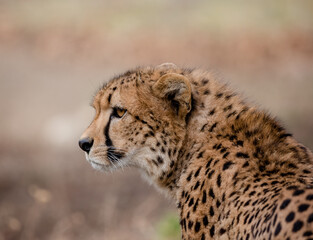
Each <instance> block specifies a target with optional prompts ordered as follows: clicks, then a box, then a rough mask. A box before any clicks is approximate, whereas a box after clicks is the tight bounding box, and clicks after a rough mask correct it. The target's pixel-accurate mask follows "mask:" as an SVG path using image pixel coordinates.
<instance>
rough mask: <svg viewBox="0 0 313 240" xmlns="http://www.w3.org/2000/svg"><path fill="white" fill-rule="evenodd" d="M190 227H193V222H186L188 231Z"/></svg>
mask: <svg viewBox="0 0 313 240" xmlns="http://www.w3.org/2000/svg"><path fill="white" fill-rule="evenodd" d="M192 226H193V221H191V220H190V221H189V222H188V229H191V228H192Z"/></svg>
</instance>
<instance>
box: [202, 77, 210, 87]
mask: <svg viewBox="0 0 313 240" xmlns="http://www.w3.org/2000/svg"><path fill="white" fill-rule="evenodd" d="M208 82H209V79H207V78H204V79H202V85H203V86H204V85H206V84H207V83H208Z"/></svg>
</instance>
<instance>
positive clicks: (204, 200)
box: [202, 190, 206, 203]
mask: <svg viewBox="0 0 313 240" xmlns="http://www.w3.org/2000/svg"><path fill="white" fill-rule="evenodd" d="M202 203H206V191H205V190H203V193H202Z"/></svg>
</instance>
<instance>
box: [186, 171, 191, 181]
mask: <svg viewBox="0 0 313 240" xmlns="http://www.w3.org/2000/svg"><path fill="white" fill-rule="evenodd" d="M191 178H192V172H191V173H190V174H189V175H188V177H187V178H186V180H187V182H190V180H191Z"/></svg>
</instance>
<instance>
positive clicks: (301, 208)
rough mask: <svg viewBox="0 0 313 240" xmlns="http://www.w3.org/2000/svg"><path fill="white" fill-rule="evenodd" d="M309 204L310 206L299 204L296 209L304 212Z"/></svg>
mask: <svg viewBox="0 0 313 240" xmlns="http://www.w3.org/2000/svg"><path fill="white" fill-rule="evenodd" d="M309 206H310V205H309V204H301V205H299V207H298V211H299V212H304V211H306V210H307V209H308V208H309Z"/></svg>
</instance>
